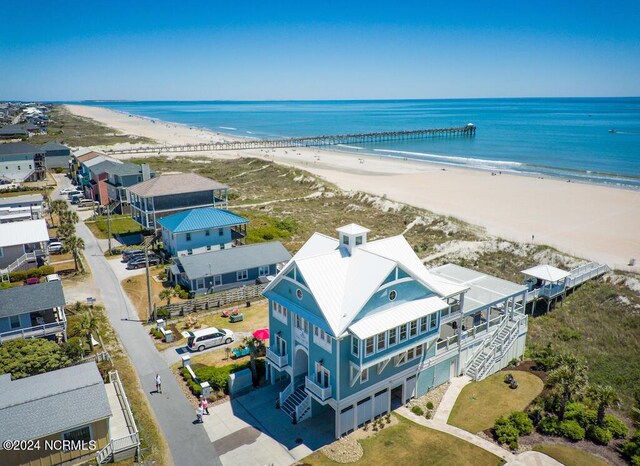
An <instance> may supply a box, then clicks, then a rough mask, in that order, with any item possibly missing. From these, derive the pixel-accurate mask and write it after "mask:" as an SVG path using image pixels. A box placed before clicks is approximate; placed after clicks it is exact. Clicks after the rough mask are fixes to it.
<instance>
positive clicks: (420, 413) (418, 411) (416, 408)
mask: <svg viewBox="0 0 640 466" xmlns="http://www.w3.org/2000/svg"><path fill="white" fill-rule="evenodd" d="M411 412H412V413H413V414H415V415H416V416H424V411H423V410H422V408H421V407H420V406H414V407H413V408H411Z"/></svg>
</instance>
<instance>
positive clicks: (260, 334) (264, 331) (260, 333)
mask: <svg viewBox="0 0 640 466" xmlns="http://www.w3.org/2000/svg"><path fill="white" fill-rule="evenodd" d="M253 336H254V337H256V338H257V339H258V340H263V341H264V340H268V339H269V329H268V328H261V329H258V330H256V331H255V332H253Z"/></svg>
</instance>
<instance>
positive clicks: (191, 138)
mask: <svg viewBox="0 0 640 466" xmlns="http://www.w3.org/2000/svg"><path fill="white" fill-rule="evenodd" d="M67 108H68V109H69V110H70V111H71V112H73V113H75V114H77V115H80V116H84V117H88V118H93V119H95V120H97V121H99V122H101V123H103V124H105V125H108V126H110V127H112V128H114V129H117V130H119V131H122V132H123V133H127V134H133V135H138V136H145V137H148V138H152V139H154V140H156V141H158V143H160V144H183V143H197V142H206V141H220V140H223V139H226V140H229V139H233V138H232V137H229V136H227V135H224V134H220V133H215V132H212V131H208V130H204V129H199V128H190V127H187V126H183V125H177V124H172V123H166V122H160V121H155V122H154V121H152V120H149V119H147V118H142V117H137V116H130V115H129V114H126V113H120V112H115V111H113V110H109V109H105V108H99V107H88V106H80V105H67ZM150 155H157V152H154V153H153V154H150ZM171 155H172V156H190V157H193V156H194V155H196V156H199V157H203V156H210V157H236V156H243V155H244V156H247V155H250V156H256V157H261V158H266V159H269V160H273V161H275V162H277V163H283V164H287V165H291V166H295V167H299V168H303V169H305V170H308V171H309V172H312V173H314V174H316V175H317V176H320V177H322V178H324V179H326V180H327V181H330V182H332V183H335V184H337V185H338V186H340V187H341V188H342V189H345V190H358V191H365V192H369V193H372V194H376V195H386V197H387V198H388V199H390V200H395V201H399V202H403V203H406V204H410V205H413V206H416V207H421V208H425V209H429V210H431V211H433V212H436V213H440V214H445V215H450V216H453V217H456V218H459V219H461V220H465V221H467V222H469V223H472V224H475V225H480V226H482V227H484V228H486V230H487V231H488V232H489V233H490V234H493V235H497V236H500V237H503V238H506V239H510V240H515V241H521V242H531V241H533V242H534V243H536V244H547V245H550V246H553V247H556V248H557V249H559V250H561V251H564V252H566V253H569V254H573V255H576V256H580V257H584V258H588V259H591V260H594V261H598V262H602V263H607V264H608V265H610V266H612V267H615V268H618V269H622V270H630V271H634V272H640V264H636V266H635V267H629V266H628V263H629V260H630V259H631V258H635V259H636V262H640V192H638V191H632V190H626V189H616V188H613V187H607V186H600V185H588V184H581V183H568V182H566V181H564V180H557V179H546V178H545V179H540V178H536V177H531V176H520V175H513V174H502V175H496V176H493V175H492V174H491V173H490V172H486V171H481V170H469V169H462V168H451V167H446V168H445V169H443V166H441V165H435V164H429V163H424V162H417V161H411V160H404V159H390V158H383V157H373V156H366V155H360V154H353V153H348V154H347V153H342V152H336V151H330V150H325V149H311V148H303V149H287V150H283V149H279V150H269V151H267V150H253V151H246V152H236V151H225V152H219V153H213V152H212V153H203V152H198V153H195V154H188V153H185V154H171ZM117 157H120V158H126V157H130V156H117ZM136 157H140V155H139V154H137V155H136ZM347 221H348V219H346V218H345V222H347Z"/></svg>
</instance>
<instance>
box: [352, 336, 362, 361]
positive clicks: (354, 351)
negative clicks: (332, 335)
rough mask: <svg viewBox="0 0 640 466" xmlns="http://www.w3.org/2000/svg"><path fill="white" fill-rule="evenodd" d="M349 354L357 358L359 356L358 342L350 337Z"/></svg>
mask: <svg viewBox="0 0 640 466" xmlns="http://www.w3.org/2000/svg"><path fill="white" fill-rule="evenodd" d="M351 354H353V355H354V356H358V355H359V354H360V340H358V338H356V337H354V336H353V335H351Z"/></svg>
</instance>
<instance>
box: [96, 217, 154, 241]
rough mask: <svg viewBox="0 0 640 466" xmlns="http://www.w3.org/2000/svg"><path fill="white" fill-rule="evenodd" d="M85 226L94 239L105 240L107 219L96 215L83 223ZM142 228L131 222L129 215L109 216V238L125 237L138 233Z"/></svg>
mask: <svg viewBox="0 0 640 466" xmlns="http://www.w3.org/2000/svg"><path fill="white" fill-rule="evenodd" d="M85 224H86V225H87V227H88V228H89V230H91V233H93V235H94V236H95V237H96V238H100V239H107V238H108V236H107V231H108V230H107V217H106V216H105V215H98V216H96V217H93V218H92V219H91V220H87V221H85ZM141 231H142V227H141V226H140V225H138V224H137V223H136V222H134V221H133V219H132V218H131V216H129V215H112V216H111V237H112V238H113V237H115V236H116V235H125V234H128V233H140V232H141Z"/></svg>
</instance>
